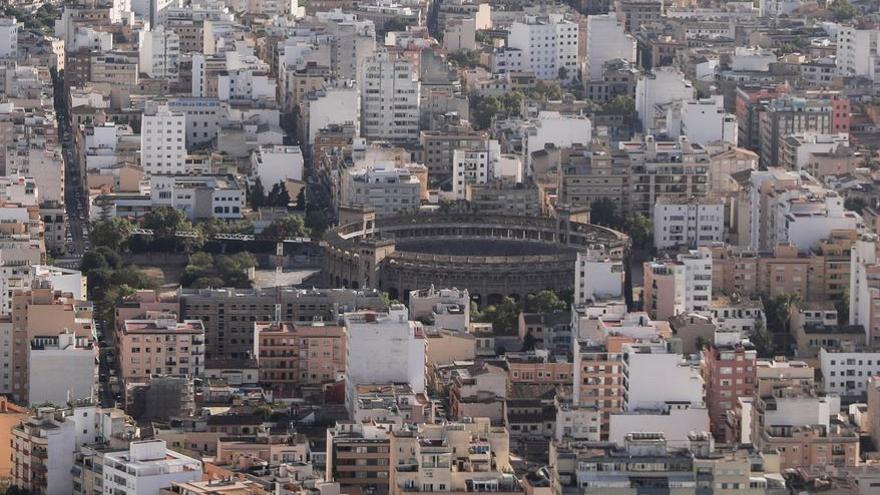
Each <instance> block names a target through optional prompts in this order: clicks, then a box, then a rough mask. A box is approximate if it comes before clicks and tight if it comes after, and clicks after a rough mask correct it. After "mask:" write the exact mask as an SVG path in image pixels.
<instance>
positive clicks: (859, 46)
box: [835, 26, 880, 80]
mask: <svg viewBox="0 0 880 495" xmlns="http://www.w3.org/2000/svg"><path fill="white" fill-rule="evenodd" d="M878 42H880V29H876V28H867V29H862V28H860V27H858V26H841V27H840V29H839V30H838V31H837V57H836V58H835V63H836V65H837V74H838V75H840V76H862V77H867V78H870V79H872V80H873V79H874V78H875V77H876V72H875V71H876V67H877V62H878V61H877V55H878V53H877V44H878Z"/></svg>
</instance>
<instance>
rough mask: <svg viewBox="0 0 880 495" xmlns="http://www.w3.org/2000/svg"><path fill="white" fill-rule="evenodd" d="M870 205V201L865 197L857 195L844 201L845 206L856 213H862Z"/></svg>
mask: <svg viewBox="0 0 880 495" xmlns="http://www.w3.org/2000/svg"><path fill="white" fill-rule="evenodd" d="M867 206H868V202H867V201H865V198H860V197H857V196H853V197H851V198H846V200H844V202H843V207H844V208H846V209H847V210H849V211H854V212H856V213H861V212H862V210H864V209H865V208H866V207H867Z"/></svg>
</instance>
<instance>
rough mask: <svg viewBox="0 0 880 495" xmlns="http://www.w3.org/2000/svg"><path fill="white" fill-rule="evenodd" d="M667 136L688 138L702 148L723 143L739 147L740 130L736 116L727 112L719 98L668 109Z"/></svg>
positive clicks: (678, 104) (678, 103) (683, 102)
mask: <svg viewBox="0 0 880 495" xmlns="http://www.w3.org/2000/svg"><path fill="white" fill-rule="evenodd" d="M666 133H667V134H668V135H670V136H673V137H675V136H687V138H688V140H689V141H690V142H692V143H697V144H701V145H706V144H709V143H714V142H717V141H724V142H727V143H730V144H731V145H733V146H736V144H737V140H738V135H739V130H738V125H737V121H736V115H734V114H732V113H727V112H726V111H725V110H724V101H723V99H722V98H721V97H720V96H718V97H715V98H706V99H703V100H697V101H684V100H683V101H679V102H674V103H673V104H672V105H669V107H668V109H667V113H666Z"/></svg>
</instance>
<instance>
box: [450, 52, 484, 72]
mask: <svg viewBox="0 0 880 495" xmlns="http://www.w3.org/2000/svg"><path fill="white" fill-rule="evenodd" d="M446 60H448V61H449V63H450V64H451V65H452V66H453V67H460V68H464V69H473V68H475V67H485V65H483V64H482V63H481V62H480V52H479V51H478V50H459V51H457V52H453V53H450V54H449V55H448V56H447V57H446Z"/></svg>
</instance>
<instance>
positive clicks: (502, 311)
mask: <svg viewBox="0 0 880 495" xmlns="http://www.w3.org/2000/svg"><path fill="white" fill-rule="evenodd" d="M519 313H520V307H519V304H517V303H516V301H514V300H513V298H511V297H505V298H504V299H503V300H502V301H501V304H499V305H497V306H488V307H487V308H486V309H485V311H483V313H482V317H481V320H483V321H485V322H487V323H491V324H492V331H493V332H495V333H496V334H500V335H505V334H511V333H515V332H516V329H517V327H518V326H519Z"/></svg>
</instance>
